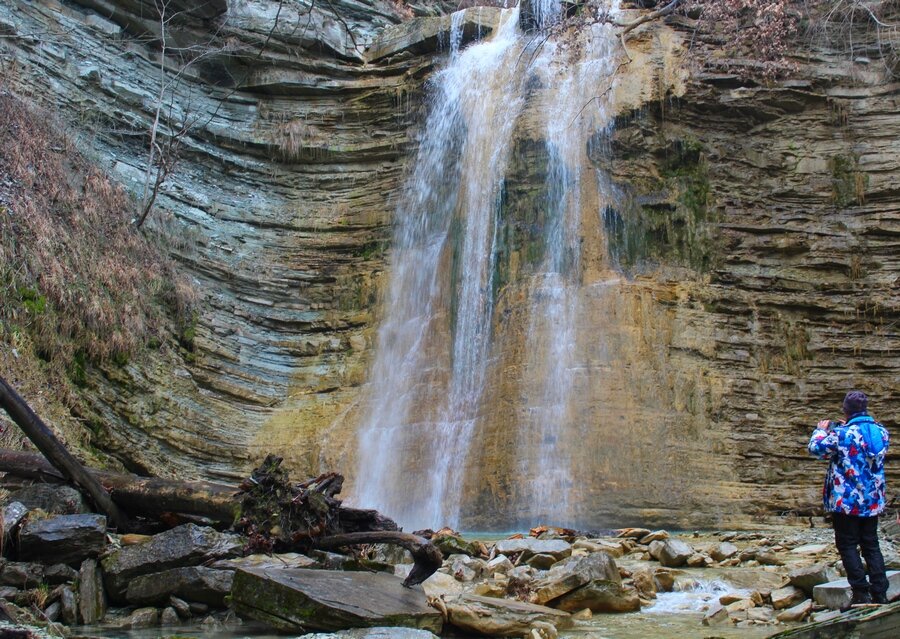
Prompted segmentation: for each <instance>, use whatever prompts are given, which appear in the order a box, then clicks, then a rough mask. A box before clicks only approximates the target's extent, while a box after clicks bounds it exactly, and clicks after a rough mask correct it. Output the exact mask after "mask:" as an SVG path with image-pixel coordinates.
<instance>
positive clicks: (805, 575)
mask: <svg viewBox="0 0 900 639" xmlns="http://www.w3.org/2000/svg"><path fill="white" fill-rule="evenodd" d="M837 578H838V574H837V571H836V570H835V569H834V568H832V567H831V566H829V565H828V564H813V565H812V566H804V567H802V568H795V569H794V570H792V571H791V572H789V573H788V579H790V580H791V585H792V586H796V587H797V588H799V589H800V590H802V591H803V592H805V593H806V594H807V595H808V596H810V597H811V596H812V594H813V588H815V587H816V586H818V585H819V584H826V583H828V582H829V581H834V580H836V579H837Z"/></svg>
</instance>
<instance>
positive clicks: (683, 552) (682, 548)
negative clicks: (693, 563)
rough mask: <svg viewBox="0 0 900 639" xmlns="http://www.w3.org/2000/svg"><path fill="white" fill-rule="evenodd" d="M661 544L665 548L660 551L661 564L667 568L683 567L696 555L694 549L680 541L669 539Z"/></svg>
mask: <svg viewBox="0 0 900 639" xmlns="http://www.w3.org/2000/svg"><path fill="white" fill-rule="evenodd" d="M654 543H656V542H654ZM661 543H662V544H663V546H662V548H660V550H659V563H661V564H662V565H663V566H665V567H666V568H678V567H679V566H683V565H684V564H686V563H687V560H688V559H689V558H690V557H691V555H693V554H694V549H693V548H691V547H690V545H688V544H687V543H685V542H683V541H681V540H680V539H669V540H666V541H664V542H661Z"/></svg>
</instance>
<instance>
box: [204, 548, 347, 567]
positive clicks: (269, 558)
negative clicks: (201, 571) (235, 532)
mask: <svg viewBox="0 0 900 639" xmlns="http://www.w3.org/2000/svg"><path fill="white" fill-rule="evenodd" d="M342 556H343V555H342ZM321 565H322V564H321V563H319V562H318V561H316V560H315V559H313V558H312V557H308V556H306V555H302V554H300V553H296V552H289V553H281V554H277V555H275V554H273V555H261V554H259V555H247V556H246V557H235V558H233V559H219V560H218V561H214V562H212V563H211V564H209V567H210V568H215V569H216V570H232V571H233V570H237V569H238V568H318V567H320V566H321Z"/></svg>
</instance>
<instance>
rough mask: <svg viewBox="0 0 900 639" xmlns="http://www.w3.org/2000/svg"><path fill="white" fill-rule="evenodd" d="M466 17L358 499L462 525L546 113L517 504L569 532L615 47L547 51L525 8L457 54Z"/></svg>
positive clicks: (401, 231) (428, 153) (421, 179)
mask: <svg viewBox="0 0 900 639" xmlns="http://www.w3.org/2000/svg"><path fill="white" fill-rule="evenodd" d="M532 10H533V12H534V14H535V15H536V16H537V18H538V24H541V25H549V24H552V23H554V22H556V21H557V20H559V19H560V17H561V15H562V10H561V6H560V3H559V1H558V0H555V1H554V0H540V1H539V2H534V3H533V4H532ZM458 15H460V14H456V15H454V19H453V26H454V29H453V33H452V34H451V38H450V41H451V52H450V60H449V62H448V64H447V66H446V67H444V68H443V69H442V70H441V71H439V72H438V73H436V74H435V76H434V78H433V80H432V82H431V90H432V95H433V97H432V102H431V106H430V111H429V115H428V119H427V121H426V125H425V129H424V133H423V136H422V139H421V141H420V148H419V152H418V155H417V157H416V159H415V163H414V165H413V166H414V169H413V171H412V173H411V176H410V178H409V180H408V181H407V184H406V187H405V191H404V193H403V197H402V202H401V204H400V206H399V208H398V211H397V226H396V232H395V236H394V245H393V255H392V262H391V276H390V283H389V289H388V298H387V300H386V306H385V316H384V319H383V321H382V324H381V327H380V330H379V335H378V342H377V346H376V348H377V351H376V360H375V363H374V365H373V368H372V372H371V377H370V380H371V381H370V388H369V391H370V393H371V395H370V400H369V404H368V405H367V407H366V416H367V417H366V419H365V421H364V423H363V424H362V426H361V428H360V436H359V447H360V454H359V458H360V466H359V472H358V475H357V477H356V482H355V498H356V501H357V502H358V503H359V504H364V505H366V506H368V507H375V508H378V509H379V510H381V511H383V512H385V513H387V514H389V515H390V516H392V517H394V518H396V519H397V520H398V521H399V522H400V523H401V524H403V525H404V526H408V527H412V528H418V527H425V526H428V527H438V526H441V525H450V526H457V525H458V524H459V516H460V507H461V504H460V496H461V494H462V484H463V481H464V479H465V478H464V475H463V473H464V470H465V467H466V462H467V458H468V456H469V452H470V447H471V445H472V439H473V437H474V435H475V433H476V432H477V431H478V424H479V420H481V419H483V417H484V411H483V407H482V399H483V397H482V396H483V392H484V390H483V389H484V388H485V386H486V384H487V383H488V382H489V378H491V375H492V374H494V375H495V374H496V371H492V370H491V363H492V358H493V355H494V354H493V352H492V347H493V345H494V339H493V338H494V334H493V332H494V331H495V330H497V331H502V330H503V327H502V325H498V324H496V323H495V321H496V318H495V317H494V313H495V304H496V300H495V299H494V295H495V293H496V288H497V287H496V286H495V284H496V282H495V281H494V278H495V277H496V275H495V272H496V263H495V262H496V260H497V250H498V249H497V233H498V227H499V220H498V216H499V214H500V210H501V207H502V193H503V192H504V181H505V179H506V175H505V173H506V169H507V165H508V162H509V156H510V153H511V149H512V145H513V137H514V136H513V133H514V129H515V127H516V125H517V122H518V120H519V118H520V116H521V114H522V112H523V109H524V108H525V106H526V104H528V105H531V106H529V108H530V109H531V108H532V106H533V105H538V106H539V109H540V113H541V115H540V117H539V118H538V119H539V121H540V127H541V129H542V130H543V133H542V137H543V138H544V140H545V145H546V155H547V170H546V175H547V177H546V184H545V185H544V189H545V191H546V201H545V202H544V204H543V206H544V207H545V208H546V215H545V216H544V217H545V219H546V221H547V223H546V225H545V229H544V239H543V243H544V245H545V246H544V250H543V256H544V257H543V259H542V261H541V263H540V264H539V265H538V267H537V268H536V270H535V272H534V273H533V274H531V276H530V277H531V278H532V279H531V282H532V283H531V285H530V286H528V290H529V295H530V297H531V300H530V317H531V319H530V321H529V326H528V329H527V336H526V339H527V347H528V350H529V357H528V358H527V361H526V365H527V367H528V369H529V371H530V372H529V375H531V377H532V378H533V379H534V384H533V387H534V388H533V390H534V393H532V394H530V396H529V397H528V398H527V399H524V400H522V401H525V403H526V409H527V410H526V411H525V415H526V417H525V418H524V419H523V421H522V423H520V424H518V425H517V427H518V433H519V434H518V436H517V438H518V441H519V446H520V448H521V449H522V450H523V451H525V452H523V453H522V454H521V456H520V460H521V461H520V468H519V474H520V475H521V476H522V477H523V478H525V479H524V480H523V488H522V489H521V490H520V491H519V493H518V498H519V499H523V500H525V501H527V503H528V505H527V506H526V507H525V511H527V512H528V513H529V515H531V516H534V517H550V518H553V520H554V521H556V522H557V523H564V521H565V519H566V517H567V516H568V515H569V513H568V510H569V506H568V504H567V500H566V497H565V495H566V494H567V492H568V489H567V483H568V482H569V481H570V480H569V472H570V468H569V461H568V458H569V457H568V456H569V451H567V449H566V447H567V446H568V445H570V444H566V443H565V442H566V441H568V440H569V439H570V437H569V433H568V432H567V430H568V429H569V428H570V427H571V424H572V419H571V416H570V415H568V413H569V412H570V411H569V408H568V397H569V394H570V393H571V389H572V379H571V377H572V371H573V368H575V367H576V366H577V361H576V357H575V352H574V351H575V348H574V344H575V342H576V335H575V331H576V315H577V313H578V312H579V309H578V296H577V291H578V288H579V286H580V284H581V267H580V263H581V259H582V257H581V248H580V244H581V241H582V240H581V233H580V231H581V226H582V209H583V208H584V198H583V197H582V192H583V191H585V190H586V189H587V190H591V189H592V190H593V191H594V193H593V198H594V199H596V197H597V195H596V191H597V188H598V185H597V180H596V177H595V174H594V172H593V169H591V168H587V166H588V163H587V162H586V147H587V141H588V140H589V139H590V137H591V136H592V135H593V134H594V133H596V131H597V130H598V129H602V128H603V127H604V126H605V125H606V121H607V119H608V118H607V117H606V114H605V112H604V110H603V108H602V102H603V101H602V100H595V99H594V98H596V93H597V87H598V84H600V82H599V81H601V80H604V79H608V78H609V77H611V75H612V73H613V71H614V69H613V64H614V59H615V55H614V53H613V47H614V38H613V36H612V35H611V34H610V33H609V32H608V30H607V28H606V27H603V26H595V27H592V28H588V29H586V31H585V32H584V33H581V34H580V35H579V38H580V39H579V42H577V43H575V44H572V43H569V44H568V45H566V44H563V43H561V42H556V41H553V40H550V41H547V42H546V43H544V44H542V45H541V46H539V47H538V48H537V49H535V46H534V43H535V39H534V38H533V37H531V36H528V35H525V34H522V33H521V32H520V31H519V27H518V22H519V20H518V15H519V11H518V9H513V10H508V11H504V12H503V14H502V19H501V24H500V27H499V28H498V30H497V32H496V33H495V35H494V36H493V37H492V38H491V39H490V40H488V41H484V42H480V43H477V44H474V45H472V46H470V47H468V48H466V49H464V50H462V51H460V50H459V37H458V33H459V29H460V26H461V22H460V20H459V19H458V18H457V16H458ZM598 107H601V108H598ZM523 395H525V393H523Z"/></svg>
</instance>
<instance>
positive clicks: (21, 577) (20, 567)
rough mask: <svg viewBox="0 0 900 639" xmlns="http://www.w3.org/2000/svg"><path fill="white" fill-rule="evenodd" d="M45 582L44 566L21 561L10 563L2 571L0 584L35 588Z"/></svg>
mask: <svg viewBox="0 0 900 639" xmlns="http://www.w3.org/2000/svg"><path fill="white" fill-rule="evenodd" d="M43 581H44V566H42V565H40V564H31V563H25V562H21V561H8V562H5V563H3V568H2V569H0V584H2V585H4V586H15V587H16V588H34V587H35V586H39V585H40V584H41V583H43Z"/></svg>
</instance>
